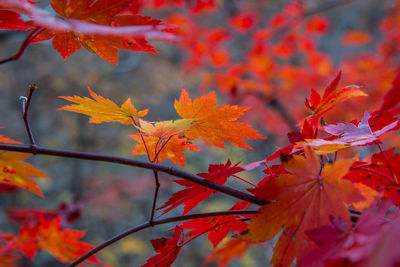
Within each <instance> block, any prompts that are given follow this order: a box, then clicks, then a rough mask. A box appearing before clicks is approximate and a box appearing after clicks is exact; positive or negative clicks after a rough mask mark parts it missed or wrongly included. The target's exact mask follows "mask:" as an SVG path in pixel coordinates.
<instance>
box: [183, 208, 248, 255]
mask: <svg viewBox="0 0 400 267" xmlns="http://www.w3.org/2000/svg"><path fill="white" fill-rule="evenodd" d="M247 205H248V203H247V202H245V201H240V202H238V203H237V204H235V205H234V206H233V207H232V208H231V209H229V210H241V209H243V208H245V207H246V206H247ZM242 218H243V216H239V215H229V216H217V217H209V218H200V219H192V220H189V221H186V222H184V223H182V224H181V225H180V226H179V227H181V228H182V229H192V230H191V231H189V232H187V233H186V237H192V236H196V235H199V234H202V233H205V232H207V231H208V239H209V240H210V242H211V244H212V245H213V246H214V248H215V247H216V246H217V245H218V244H219V243H220V242H221V241H222V239H224V238H225V237H226V236H227V235H228V233H229V231H236V232H241V231H243V230H244V229H245V228H246V226H247V223H246V222H244V221H241V220H240V219H242Z"/></svg>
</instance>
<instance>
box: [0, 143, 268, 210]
mask: <svg viewBox="0 0 400 267" xmlns="http://www.w3.org/2000/svg"><path fill="white" fill-rule="evenodd" d="M0 150H6V151H15V152H22V153H35V154H38V155H51V156H57V157H64V158H74V159H83V160H93V161H102V162H111V163H116V164H121V165H128V166H134V167H138V168H143V169H148V170H156V171H160V172H163V173H167V174H169V175H172V176H175V177H179V178H182V179H185V180H188V181H191V182H193V183H195V184H198V185H201V186H204V187H207V188H210V189H213V190H217V191H219V192H221V193H224V194H227V195H230V196H232V197H234V198H237V199H241V200H245V201H247V202H250V203H253V204H257V205H264V204H268V203H270V202H271V201H269V200H264V199H261V198H258V197H255V196H253V195H250V194H248V193H245V192H242V191H239V190H236V189H233V188H231V187H228V186H225V185H220V184H217V183H214V182H212V181H210V180H206V179H204V178H202V177H200V176H197V175H195V174H192V173H188V172H185V171H183V170H180V169H176V168H173V167H168V166H164V165H161V164H156V163H151V162H145V161H140V160H135V159H130V158H123V157H116V156H108V155H102V154H95V153H87V152H75V151H68V150H60V149H51V148H43V147H38V146H35V147H34V148H32V147H30V146H24V145H5V144H0Z"/></svg>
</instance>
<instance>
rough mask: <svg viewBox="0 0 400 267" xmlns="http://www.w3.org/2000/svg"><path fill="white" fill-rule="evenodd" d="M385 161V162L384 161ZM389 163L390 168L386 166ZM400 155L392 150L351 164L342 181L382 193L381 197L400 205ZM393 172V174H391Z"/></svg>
mask: <svg viewBox="0 0 400 267" xmlns="http://www.w3.org/2000/svg"><path fill="white" fill-rule="evenodd" d="M386 160H387V161H386ZM387 162H389V164H390V166H388V165H387ZM398 166H400V154H394V148H392V149H389V150H386V151H383V152H380V153H376V154H374V155H372V157H370V158H368V159H365V160H364V161H357V162H355V163H354V164H353V166H352V168H351V171H350V172H349V173H347V174H346V175H345V176H344V179H347V180H350V181H352V182H353V183H362V184H364V185H366V186H369V187H370V188H373V189H375V190H376V191H379V192H383V197H384V198H385V199H389V200H392V201H394V204H395V205H397V206H398V205H400V194H399V190H400V184H399V181H398V177H400V169H399V168H398ZM392 172H393V173H392Z"/></svg>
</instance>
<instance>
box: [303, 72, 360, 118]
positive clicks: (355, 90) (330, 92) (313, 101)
mask: <svg viewBox="0 0 400 267" xmlns="http://www.w3.org/2000/svg"><path fill="white" fill-rule="evenodd" d="M340 77H341V72H339V74H338V75H337V76H336V78H335V79H334V80H333V81H332V82H331V83H330V84H329V86H328V87H327V88H326V89H325V92H324V95H323V97H322V99H321V95H320V94H319V93H318V92H317V91H315V90H314V89H311V97H310V99H306V109H307V110H308V111H309V112H311V115H310V116H309V117H308V118H310V119H311V121H312V125H313V126H316V125H318V123H319V119H320V118H321V117H322V115H324V114H325V113H326V112H328V111H329V110H331V109H332V108H334V107H335V105H336V104H337V103H339V102H343V101H345V100H347V99H349V98H352V97H354V96H366V95H367V94H366V93H364V92H363V91H361V90H360V89H359V87H358V86H355V85H352V86H347V87H344V88H341V89H336V88H337V86H338V84H339V80H340Z"/></svg>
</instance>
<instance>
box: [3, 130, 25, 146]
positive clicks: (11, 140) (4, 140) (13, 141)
mask: <svg viewBox="0 0 400 267" xmlns="http://www.w3.org/2000/svg"><path fill="white" fill-rule="evenodd" d="M0 128H1V127H0ZM0 143H6V144H21V142H18V141H15V140H13V139H11V138H9V137H5V136H4V135H1V134H0Z"/></svg>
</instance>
